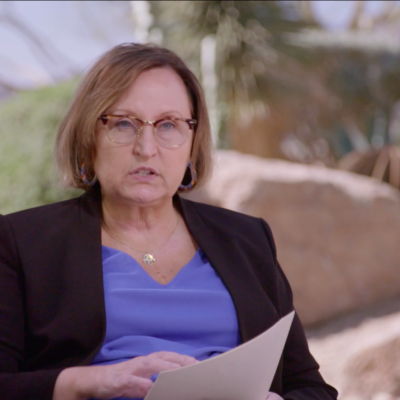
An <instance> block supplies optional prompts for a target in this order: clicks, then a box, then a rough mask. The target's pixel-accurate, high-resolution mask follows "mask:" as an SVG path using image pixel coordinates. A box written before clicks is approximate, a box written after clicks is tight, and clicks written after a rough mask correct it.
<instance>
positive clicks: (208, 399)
mask: <svg viewBox="0 0 400 400" xmlns="http://www.w3.org/2000/svg"><path fill="white" fill-rule="evenodd" d="M293 317H294V311H292V312H291V313H290V314H288V315H286V316H285V317H284V318H282V319H281V320H279V321H278V322H277V323H276V324H275V325H273V326H272V327H271V328H270V329H268V330H267V331H265V332H264V333H262V334H261V335H259V336H257V337H255V338H254V339H252V340H250V341H248V342H246V343H243V344H242V345H240V346H238V347H235V348H234V349H232V350H230V351H228V352H226V353H223V354H221V355H219V356H216V357H213V358H210V359H208V360H204V361H202V362H200V363H198V364H194V365H190V366H188V367H183V368H180V369H176V370H172V371H165V372H161V373H160V375H159V376H158V378H157V379H156V381H155V383H154V384H153V386H152V388H151V389H150V391H149V393H148V394H147V396H146V398H145V400H265V398H266V397H267V393H268V391H269V388H270V386H271V383H272V379H273V378H274V375H275V372H276V368H277V366H278V363H279V359H280V357H281V354H282V351H283V348H284V346H285V342H286V339H287V336H288V333H289V329H290V326H291V324H292V321H293Z"/></svg>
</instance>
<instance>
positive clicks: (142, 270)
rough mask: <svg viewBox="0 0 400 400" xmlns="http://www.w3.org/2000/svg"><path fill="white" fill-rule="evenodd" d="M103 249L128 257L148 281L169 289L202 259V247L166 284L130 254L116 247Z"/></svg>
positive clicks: (103, 246)
mask: <svg viewBox="0 0 400 400" xmlns="http://www.w3.org/2000/svg"><path fill="white" fill-rule="evenodd" d="M102 248H106V249H107V250H111V251H112V252H114V253H116V254H122V255H123V256H124V257H127V258H128V259H129V260H130V262H132V263H134V264H135V266H137V267H138V269H139V271H140V272H141V273H142V274H144V275H145V276H146V279H148V280H150V281H151V282H152V283H153V284H154V283H155V284H157V285H159V286H161V287H164V288H167V287H168V286H171V285H172V284H173V283H175V281H176V280H177V278H178V277H179V276H180V275H181V273H183V271H184V270H187V269H189V267H190V266H191V265H192V264H194V263H195V262H196V261H197V260H198V259H200V258H201V249H200V247H199V248H197V250H196V252H195V253H194V255H193V257H192V258H191V259H190V260H189V261H188V262H187V263H186V264H185V265H184V266H183V267H182V268H181V269H180V270H179V271H178V272H177V273H176V274H175V276H174V277H173V278H172V279H171V280H170V281H169V282H168V283H166V284H163V283H160V282H158V281H157V280H156V279H154V278H153V277H152V276H151V275H150V274H149V273H148V272H147V271H146V270H145V269H144V268H143V267H142V266H141V265H140V263H139V262H138V261H137V260H136V259H135V258H134V257H132V256H131V255H130V254H128V253H126V252H125V251H123V250H119V249H115V248H114V247H109V246H105V245H102Z"/></svg>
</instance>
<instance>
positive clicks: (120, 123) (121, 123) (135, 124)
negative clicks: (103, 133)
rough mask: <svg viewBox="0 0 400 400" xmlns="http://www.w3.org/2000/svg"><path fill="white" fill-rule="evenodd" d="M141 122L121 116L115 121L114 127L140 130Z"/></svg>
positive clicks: (124, 129) (122, 129)
mask: <svg viewBox="0 0 400 400" xmlns="http://www.w3.org/2000/svg"><path fill="white" fill-rule="evenodd" d="M140 127H141V124H140V122H139V121H137V120H135V119H131V118H119V119H117V120H116V121H115V123H114V128H116V129H118V130H119V131H132V130H134V131H135V132H137V131H138V130H140Z"/></svg>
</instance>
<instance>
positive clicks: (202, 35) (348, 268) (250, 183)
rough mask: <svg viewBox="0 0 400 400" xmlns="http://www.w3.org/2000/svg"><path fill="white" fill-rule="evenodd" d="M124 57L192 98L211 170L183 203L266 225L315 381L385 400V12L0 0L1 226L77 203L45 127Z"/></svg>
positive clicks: (399, 79) (392, 36) (389, 242)
mask: <svg viewBox="0 0 400 400" xmlns="http://www.w3.org/2000/svg"><path fill="white" fill-rule="evenodd" d="M123 42H153V43H156V44H159V45H162V46H166V47H168V48H170V49H172V50H174V51H176V52H177V53H178V54H179V55H180V56H181V57H182V58H183V59H184V60H185V61H186V62H187V63H188V65H189V66H190V67H191V68H192V69H193V71H194V72H195V73H196V75H197V76H198V78H199V80H200V81H201V82H202V84H203V87H204V90H205V93H206V99H207V103H208V107H209V111H210V117H211V123H212V133H213V140H214V146H215V168H214V174H213V176H212V178H211V180H210V183H209V184H208V185H207V186H206V187H205V188H204V189H202V190H201V191H198V192H195V193H193V194H191V195H190V197H191V198H193V199H195V200H198V201H204V202H208V203H211V204H216V205H219V206H222V207H227V208H231V209H234V210H237V211H241V212H245V213H248V214H251V215H255V216H258V217H262V218H265V219H266V220H267V221H268V222H269V223H270V225H271V226H272V229H273V232H274V235H275V239H276V242H277V247H278V256H279V259H280V261H281V264H282V267H283V269H284V270H285V272H286V274H287V275H288V277H289V280H290V282H291V284H292V287H293V291H294V299H295V305H296V308H297V311H298V312H299V314H300V317H301V318H302V320H303V323H304V325H305V327H306V329H307V335H308V337H309V343H310V347H311V350H312V352H313V354H314V355H315V357H316V358H317V361H318V362H319V363H320V364H321V371H322V374H323V376H324V377H325V378H326V380H327V381H329V383H331V384H333V385H334V386H336V387H337V388H338V389H339V391H340V396H341V397H340V398H341V399H347V400H350V399H353V400H357V399H358V400H369V399H372V400H393V399H400V361H399V360H400V311H399V310H400V308H399V306H400V274H399V269H400V268H399V267H400V261H399V260H400V246H399V244H398V240H399V236H400V192H399V190H400V2H398V1H79V2H76V1H62V2H58V1H0V213H2V214H6V213H9V212H14V211H18V210H21V209H24V208H28V207H34V206H38V205H42V204H47V203H51V202H54V201H58V200H63V199H67V198H70V197H72V196H76V195H77V194H79V192H78V191H74V190H65V189H63V190H61V189H60V188H58V187H57V182H56V179H55V176H56V174H55V171H54V165H53V160H52V148H53V144H54V138H55V134H56V131H57V126H58V124H59V122H60V119H61V118H62V117H63V115H64V114H65V113H66V110H67V108H68V105H69V103H70V102H71V99H72V97H73V93H74V90H75V89H76V87H77V85H78V84H79V81H80V78H81V76H82V74H84V73H85V71H87V70H88V68H89V67H90V66H91V65H92V63H93V62H95V61H96V60H97V58H98V57H99V56H100V55H101V54H102V53H104V52H105V51H107V50H108V49H110V48H111V47H113V46H114V45H117V44H120V43H123Z"/></svg>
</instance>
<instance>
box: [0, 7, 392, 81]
mask: <svg viewBox="0 0 400 400" xmlns="http://www.w3.org/2000/svg"><path fill="white" fill-rule="evenodd" d="M129 3H130V2H128V1H114V2H111V1H0V81H7V82H10V83H11V84H12V85H15V86H18V87H20V88H31V87H37V86H41V85H47V84H52V83H54V82H57V81H60V80H63V79H68V78H69V77H72V76H73V75H74V74H75V73H76V72H81V71H82V70H85V69H86V68H88V66H89V65H91V64H92V63H93V61H94V60H95V59H96V58H97V57H98V56H99V55H100V54H102V53H104V52H105V51H106V50H108V49H109V48H111V47H112V46H114V45H116V44H119V43H123V42H132V41H135V39H136V38H135V33H134V26H133V22H132V18H131V8H130V4H129ZM136 3H138V2H136ZM312 5H313V7H314V11H315V15H316V17H317V19H318V21H319V22H320V23H321V24H323V25H324V26H325V27H326V28H327V29H331V30H341V29H344V28H345V27H346V26H347V25H348V23H349V19H350V18H351V14H352V9H353V7H354V5H355V4H354V1H313V2H312ZM383 5H384V2H382V1H367V2H366V8H367V10H368V11H369V12H370V13H371V14H375V13H378V12H379V11H380V10H381V8H382V6H383ZM7 13H9V14H10V15H12V16H14V17H15V18H16V19H18V20H19V21H21V22H22V23H23V24H24V25H26V26H28V27H30V28H31V29H32V30H33V31H34V32H37V33H38V34H39V36H40V38H41V40H43V41H44V42H45V43H46V45H47V46H50V50H51V51H50V52H51V54H53V58H54V59H53V60H52V59H51V58H46V57H37V54H38V53H37V52H35V51H34V50H35V46H32V44H31V45H30V46H29V45H28V44H27V40H26V38H24V37H23V36H21V34H19V33H18V32H17V31H16V30H15V29H14V28H13V27H12V26H11V25H9V24H7V23H5V22H4V19H1V16H2V15H4V14H7ZM60 60H61V66H60Z"/></svg>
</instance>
